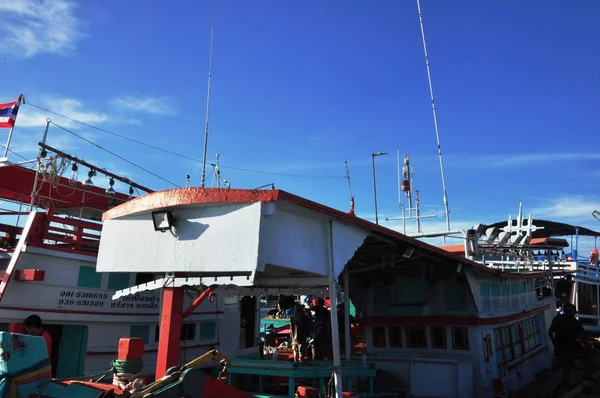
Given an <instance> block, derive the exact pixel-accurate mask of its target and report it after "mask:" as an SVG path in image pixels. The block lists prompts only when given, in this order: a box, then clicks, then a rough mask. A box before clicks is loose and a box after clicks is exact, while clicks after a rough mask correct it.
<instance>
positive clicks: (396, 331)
mask: <svg viewBox="0 0 600 398" xmlns="http://www.w3.org/2000/svg"><path fill="white" fill-rule="evenodd" d="M388 330H389V332H390V347H402V327H400V326H390V327H389V329H388Z"/></svg>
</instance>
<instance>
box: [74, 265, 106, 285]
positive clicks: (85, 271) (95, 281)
mask: <svg viewBox="0 0 600 398" xmlns="http://www.w3.org/2000/svg"><path fill="white" fill-rule="evenodd" d="M101 284H102V274H101V273H100V272H96V269H95V268H93V267H86V266H84V265H82V266H80V267H79V275H78V277H77V287H90V288H95V289H99V288H100V285H101Z"/></svg>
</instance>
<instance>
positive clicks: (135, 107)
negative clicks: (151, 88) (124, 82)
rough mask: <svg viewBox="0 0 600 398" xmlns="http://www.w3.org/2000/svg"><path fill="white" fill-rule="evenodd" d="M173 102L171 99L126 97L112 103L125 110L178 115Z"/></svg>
mask: <svg viewBox="0 0 600 398" xmlns="http://www.w3.org/2000/svg"><path fill="white" fill-rule="evenodd" d="M173 101H174V100H173V99H172V98H169V97H134V96H126V97H120V98H117V99H114V100H113V101H111V102H112V103H113V104H114V105H116V106H117V107H119V108H121V109H124V110H128V111H134V112H144V113H151V114H154V115H162V116H167V115H175V114H176V113H177V112H176V110H175V108H174V107H173Z"/></svg>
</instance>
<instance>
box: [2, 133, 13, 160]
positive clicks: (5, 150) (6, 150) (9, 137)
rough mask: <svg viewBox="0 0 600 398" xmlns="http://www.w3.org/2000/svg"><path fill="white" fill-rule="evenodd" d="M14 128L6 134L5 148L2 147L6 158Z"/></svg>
mask: <svg viewBox="0 0 600 398" xmlns="http://www.w3.org/2000/svg"><path fill="white" fill-rule="evenodd" d="M14 128H15V127H14V126H13V127H11V128H10V131H9V132H8V139H7V140H6V146H5V147H4V157H5V158H7V157H8V147H10V141H11V140H12V134H13V129H14Z"/></svg>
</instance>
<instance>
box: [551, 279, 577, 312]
mask: <svg viewBox="0 0 600 398" xmlns="http://www.w3.org/2000/svg"><path fill="white" fill-rule="evenodd" d="M572 289H573V275H570V274H569V275H567V276H565V277H564V278H563V279H560V280H559V281H558V282H556V288H555V290H554V294H555V296H556V307H557V308H559V307H560V306H561V305H564V304H565V303H568V302H569V300H570V299H571V291H572Z"/></svg>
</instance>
